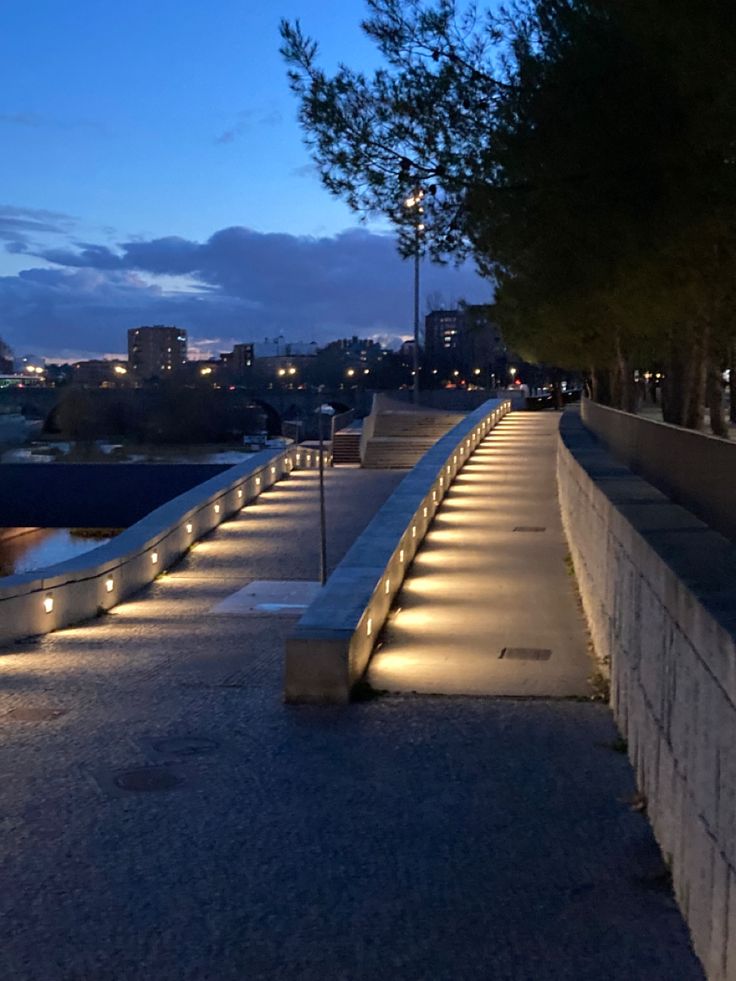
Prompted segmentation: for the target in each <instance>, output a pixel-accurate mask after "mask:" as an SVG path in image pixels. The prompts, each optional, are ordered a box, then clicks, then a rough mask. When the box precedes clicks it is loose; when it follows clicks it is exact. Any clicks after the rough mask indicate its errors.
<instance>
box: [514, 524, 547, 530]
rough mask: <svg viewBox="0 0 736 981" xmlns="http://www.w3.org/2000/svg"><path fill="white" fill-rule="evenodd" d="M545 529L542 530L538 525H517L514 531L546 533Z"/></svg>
mask: <svg viewBox="0 0 736 981" xmlns="http://www.w3.org/2000/svg"><path fill="white" fill-rule="evenodd" d="M546 530H547V529H546V528H542V527H540V526H539V525H517V526H516V527H515V528H514V531H546Z"/></svg>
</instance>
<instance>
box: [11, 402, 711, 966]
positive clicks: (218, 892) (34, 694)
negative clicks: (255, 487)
mask: <svg viewBox="0 0 736 981" xmlns="http://www.w3.org/2000/svg"><path fill="white" fill-rule="evenodd" d="M525 418H526V417H525ZM550 418H552V417H550ZM530 419H531V417H530ZM532 421H533V422H534V426H537V425H538V423H537V422H536V420H532ZM521 429H522V427H520V431H519V433H518V437H519V440H520V441H523V440H524V439H525V438H526V436H525V434H524V433H523V432H522V431H521ZM509 432H510V430H509ZM484 452H485V451H484ZM478 459H479V460H480V457H479V458H478ZM474 465H475V464H474ZM470 473H471V471H468V476H470ZM401 476H402V475H401V474H400V473H398V474H397V473H386V472H380V471H372V470H365V471H362V470H335V471H331V472H329V473H328V475H327V482H328V502H327V503H328V516H329V525H330V528H331V547H330V552H329V558H330V561H331V563H332V564H333V565H334V563H335V562H336V561H337V560H338V559H339V558H340V556H341V555H342V554H343V553H344V551H345V550H346V548H347V547H348V546H349V545H350V544H351V543H352V541H353V540H354V538H355V536H356V535H357V534H358V533H359V532H360V531H361V530H362V528H363V527H364V526H365V525H366V524H367V523H368V521H369V520H370V518H371V516H372V514H373V513H374V511H375V510H376V508H377V507H378V506H379V505H380V503H381V502H382V501H383V500H384V499H385V497H386V496H387V495H388V494H389V493H390V492H391V490H392V489H393V488H394V487H395V486H396V484H397V483H398V481H399V480H400V479H401ZM315 491H316V478H315V476H314V474H311V473H309V474H305V473H297V474H296V475H295V476H294V477H292V478H291V479H289V480H286V481H283V482H281V483H279V484H277V485H276V487H275V488H274V489H273V490H271V491H269V492H267V493H265V494H264V495H262V497H260V498H259V499H258V502H257V503H256V504H255V505H254V506H252V507H248V508H247V509H246V510H245V511H244V512H242V514H241V515H240V516H239V517H238V518H236V519H235V520H234V521H231V522H226V523H224V524H223V525H221V526H220V527H219V528H218V529H217V531H216V532H215V533H214V534H213V535H212V536H210V537H209V538H208V539H207V540H206V541H204V542H203V543H202V544H201V545H199V546H198V547H197V548H196V549H194V550H193V551H192V552H191V553H190V555H189V556H188V557H187V558H186V559H185V560H184V561H183V562H182V563H180V564H179V565H178V566H176V567H175V568H174V569H172V570H171V571H170V572H169V574H167V575H165V576H163V577H162V578H160V579H158V580H157V581H156V582H155V583H154V584H153V585H152V586H151V587H150V588H148V589H146V590H145V591H144V592H142V593H141V594H140V595H139V596H138V597H137V598H135V599H134V600H133V601H132V602H128V603H123V604H121V605H120V606H119V607H117V608H116V610H115V612H114V613H111V614H109V615H107V616H103V617H101V618H100V619H99V620H97V621H94V622H93V623H89V624H86V625H84V626H80V627H77V628H73V629H69V630H61V631H59V632H58V633H55V634H48V635H46V636H45V637H43V638H40V639H38V640H36V641H35V642H27V643H24V644H19V645H16V646H15V647H14V648H13V649H12V651H6V652H3V653H2V654H0V777H1V780H0V829H1V830H2V835H0V882H1V883H2V888H0V922H2V924H3V936H2V943H0V979H2V981H6V979H7V981H602V979H609V978H610V979H612V981H613V979H615V981H619V979H621V981H675V979H676V981H702V972H701V971H700V969H699V967H698V965H697V962H696V961H695V960H694V958H693V955H692V953H691V951H690V949H689V945H688V938H687V932H686V930H685V927H684V925H683V923H682V920H681V918H680V916H679V914H678V912H677V910H676V908H675V907H674V904H673V901H672V897H671V894H670V893H669V891H668V888H667V886H666V875H665V870H664V869H663V866H662V862H661V858H660V857H659V853H658V850H657V848H656V845H655V843H654V840H653V838H652V834H651V831H650V829H649V826H648V824H647V822H646V818H645V817H644V816H643V815H642V814H640V813H637V812H635V811H634V810H632V808H631V807H630V806H629V805H628V804H627V803H626V800H627V799H630V798H631V797H632V795H633V793H634V785H633V780H632V776H631V770H630V767H629V765H628V762H627V760H626V758H625V756H623V755H622V754H620V753H618V752H615V751H614V749H613V748H612V747H614V746H615V740H616V732H615V730H614V728H613V724H612V722H611V715H610V712H609V710H608V708H607V707H606V706H604V705H601V704H594V703H591V702H587V701H583V702H579V701H577V702H576V701H564V700H557V701H543V700H537V701H517V700H513V699H505V700H504V699H488V698H407V697H397V698H378V699H373V700H369V701H365V702H360V703H356V704H353V705H349V706H344V707H334V706H332V707H328V708H324V707H318V706H284V704H283V703H282V700H281V693H282V688H283V652H284V640H285V637H286V636H287V634H288V632H289V631H290V629H291V627H292V625H293V623H294V618H293V616H290V615H287V614H285V613H281V614H275V615H274V614H271V615H268V614H265V613H264V614H263V615H251V614H245V613H242V614H238V613H236V614H234V615H233V614H232V613H231V614H227V615H223V614H218V613H216V612H214V611H215V610H216V609H217V608H218V607H219V604H220V603H221V602H222V601H223V600H225V599H226V598H227V597H228V596H230V595H231V594H233V593H235V592H236V591H238V590H240V589H241V588H243V587H244V586H246V584H247V583H250V582H251V581H252V580H287V579H288V580H295V581H299V580H313V579H315V578H316V576H317V565H318V550H317V537H316V520H315V519H316V516H317V513H318V511H317V495H316V493H315ZM530 520H531V517H530ZM534 520H535V522H536V520H537V519H536V518H535V519H534ZM440 527H441V526H438V530H439V529H440ZM469 544H470V545H472V543H469ZM557 574H558V575H559V581H560V587H561V588H562V587H563V582H564V579H565V574H564V570H559V571H558V573H557ZM564 588H567V585H566V584H565V585H564ZM519 642H521V641H519ZM524 642H525V643H526V642H531V641H530V640H529V641H527V640H524ZM553 656H556V652H555V655H553Z"/></svg>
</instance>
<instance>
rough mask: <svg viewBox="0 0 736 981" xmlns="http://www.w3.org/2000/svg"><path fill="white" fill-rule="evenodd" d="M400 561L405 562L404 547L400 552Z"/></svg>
mask: <svg viewBox="0 0 736 981" xmlns="http://www.w3.org/2000/svg"><path fill="white" fill-rule="evenodd" d="M399 562H400V563H401V564H402V565H403V564H404V550H403V548H402V549H401V550H400V552H399Z"/></svg>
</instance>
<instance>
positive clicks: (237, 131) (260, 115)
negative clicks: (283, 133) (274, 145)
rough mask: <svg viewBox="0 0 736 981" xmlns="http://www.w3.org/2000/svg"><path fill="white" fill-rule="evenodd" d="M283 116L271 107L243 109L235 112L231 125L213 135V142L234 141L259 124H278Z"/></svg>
mask: <svg viewBox="0 0 736 981" xmlns="http://www.w3.org/2000/svg"><path fill="white" fill-rule="evenodd" d="M283 118H284V117H283V115H282V113H281V112H280V110H278V109H276V108H273V107H270V108H260V109H243V110H241V111H240V112H239V113H237V114H236V117H235V122H234V123H233V125H232V126H230V127H228V128H227V129H226V130H223V131H222V133H220V135H219V136H216V137H215V143H222V144H225V143H234V142H235V140H237V139H238V137H240V136H244V135H245V134H246V133H247V132H248V131H249V130H252V129H255V128H257V127H259V126H280V125H281V123H282V122H283Z"/></svg>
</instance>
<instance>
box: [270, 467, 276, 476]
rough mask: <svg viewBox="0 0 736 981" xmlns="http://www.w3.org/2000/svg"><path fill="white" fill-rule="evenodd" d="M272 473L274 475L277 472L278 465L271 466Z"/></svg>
mask: <svg viewBox="0 0 736 981" xmlns="http://www.w3.org/2000/svg"><path fill="white" fill-rule="evenodd" d="M271 474H272V476H273V475H275V474H276V467H271Z"/></svg>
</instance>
